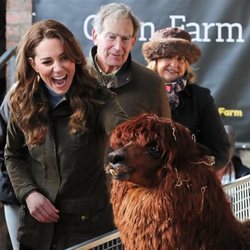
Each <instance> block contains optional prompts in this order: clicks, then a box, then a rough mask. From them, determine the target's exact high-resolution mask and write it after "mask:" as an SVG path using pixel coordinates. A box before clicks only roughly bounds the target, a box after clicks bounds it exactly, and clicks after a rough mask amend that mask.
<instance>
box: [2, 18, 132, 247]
mask: <svg viewBox="0 0 250 250" xmlns="http://www.w3.org/2000/svg"><path fill="white" fill-rule="evenodd" d="M16 79H17V81H18V83H17V85H16V87H15V91H14V92H13V93H12V95H11V97H10V122H9V124H8V129H7V141H6V148H5V159H6V166H7V170H8V173H9V176H10V179H11V182H12V185H13V187H14V190H15V194H16V196H17V198H18V200H19V201H20V203H21V213H20V227H19V232H18V240H19V241H20V249H43V250H46V249H48V250H49V249H65V248H67V247H70V246H72V245H75V244H77V243H80V242H82V241H84V240H87V239H89V238H92V237H95V236H97V235H99V234H102V233H105V232H107V231H110V230H112V229H113V228H114V225H113V218H112V210H111V208H110V204H109V201H108V193H107V191H106V188H105V187H106V177H105V173H104V170H103V157H104V152H103V149H104V148H105V143H106V141H107V138H108V135H109V134H110V132H111V130H112V129H113V128H114V127H115V126H116V125H117V124H118V123H120V122H122V121H124V120H125V119H126V117H127V116H126V115H125V114H124V112H123V111H122V110H121V108H120V106H119V104H118V103H117V101H116V99H115V97H114V96H113V95H112V94H111V93H110V92H109V91H108V90H107V89H102V88H100V87H97V86H98V84H97V83H96V81H95V79H94V78H92V77H91V76H90V75H89V74H88V70H87V69H86V60H85V57H84V55H83V53H82V50H81V47H80V45H79V43H78V42H77V40H76V39H75V37H74V36H73V34H72V33H71V31H69V30H68V29H67V28H66V27H65V26H64V25H62V24H61V23H59V22H57V21H54V20H44V21H40V22H37V23H35V24H33V25H32V26H31V27H30V29H29V30H28V31H27V33H26V34H25V36H24V38H23V40H22V41H21V42H20V44H19V46H18V53H17V62H16Z"/></svg>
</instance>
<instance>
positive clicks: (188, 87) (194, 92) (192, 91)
mask: <svg viewBox="0 0 250 250" xmlns="http://www.w3.org/2000/svg"><path fill="white" fill-rule="evenodd" d="M142 53H143V55H144V57H145V60H146V61H147V62H148V68H150V69H152V70H153V71H155V72H156V73H158V75H159V76H160V77H162V78H163V79H164V81H165V87H166V92H167V95H168V99H169V103H170V106H171V112H172V119H174V120H175V121H177V122H180V123H182V124H183V125H185V126H186V127H188V128H189V129H190V130H191V132H192V133H193V134H195V136H196V140H197V142H198V143H199V144H201V145H202V146H204V148H206V150H208V152H209V154H211V155H212V156H214V158H215V167H216V168H217V169H219V168H221V167H223V166H224V165H225V164H226V163H227V161H228V157H229V143H228V139H227V134H226V131H225V129H224V126H223V123H222V121H221V118H220V115H219V113H218V111H217V108H216V106H215V103H214V99H213V97H212V96H211V94H210V91H209V90H208V89H207V88H204V87H201V86H198V85H196V84H194V83H195V82H196V78H195V74H194V72H193V69H192V68H191V65H192V64H193V63H195V62H197V61H198V59H199V58H200V56H201V51H200V49H199V47H198V46H197V45H195V44H194V43H192V41H191V36H190V34H189V33H188V32H186V31H184V30H182V29H180V28H178V27H176V28H171V27H168V28H165V29H161V30H158V31H156V32H155V34H154V35H153V36H152V38H151V40H150V41H149V42H145V43H144V44H143V47H142Z"/></svg>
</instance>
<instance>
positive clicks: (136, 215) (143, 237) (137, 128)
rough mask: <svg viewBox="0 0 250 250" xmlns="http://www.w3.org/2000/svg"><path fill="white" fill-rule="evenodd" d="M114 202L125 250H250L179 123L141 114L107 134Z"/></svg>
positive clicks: (244, 226)
mask: <svg viewBox="0 0 250 250" xmlns="http://www.w3.org/2000/svg"><path fill="white" fill-rule="evenodd" d="M111 146H112V148H114V149H115V151H114V152H112V153H110V156H109V157H110V164H109V165H108V166H107V167H106V170H107V172H108V173H110V174H112V176H113V178H114V179H113V181H112V190H111V202H112V205H113V210H114V218H115V224H116V226H117V228H118V230H119V231H120V235H121V240H122V242H123V244H124V246H125V249H126V250H135V249H136V250H147V249H150V250H160V249H162V250H163V249H164V250H177V249H178V250H196V249H197V250H198V249H199V250H210V249H211V250H224V249H225V250H229V249H231V250H240V249H250V223H249V222H245V223H241V222H239V221H237V220H236V218H235V217H234V214H233V213H232V211H231V208H230V203H229V201H228V198H227V197H226V195H225V193H224V191H223V188H222V186H221V183H220V181H219V180H218V179H217V178H216V176H215V173H214V170H213V168H212V167H211V164H210V163H209V162H208V161H207V158H206V157H202V156H200V154H199V152H198V149H197V146H196V143H195V142H194V141H193V139H192V136H191V134H190V132H189V131H188V130H187V129H186V128H184V127H183V126H182V125H180V124H178V123H174V122H173V121H171V120H169V119H166V118H158V117H157V116H156V115H151V114H143V115H141V116H139V117H136V118H134V119H131V120H129V121H127V122H125V123H123V124H121V125H119V126H118V127H117V128H116V129H115V130H114V131H113V133H112V135H111Z"/></svg>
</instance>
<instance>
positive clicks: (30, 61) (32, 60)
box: [28, 57, 37, 72]
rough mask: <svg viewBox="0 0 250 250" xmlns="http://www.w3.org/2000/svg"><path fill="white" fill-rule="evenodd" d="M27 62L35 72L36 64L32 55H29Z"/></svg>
mask: <svg viewBox="0 0 250 250" xmlns="http://www.w3.org/2000/svg"><path fill="white" fill-rule="evenodd" d="M28 62H29V64H30V66H31V67H32V68H33V69H34V70H35V71H36V72H37V69H36V64H35V61H34V59H33V58H32V57H29V58H28Z"/></svg>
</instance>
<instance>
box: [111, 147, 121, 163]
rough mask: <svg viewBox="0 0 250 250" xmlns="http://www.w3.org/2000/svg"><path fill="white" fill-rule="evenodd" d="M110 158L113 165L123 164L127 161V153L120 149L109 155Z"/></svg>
mask: <svg viewBox="0 0 250 250" xmlns="http://www.w3.org/2000/svg"><path fill="white" fill-rule="evenodd" d="M108 158H109V162H110V163H112V164H116V163H121V162H123V161H124V160H125V153H124V152H123V151H121V150H119V149H118V150H115V151H113V152H111V153H109V155H108Z"/></svg>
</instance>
